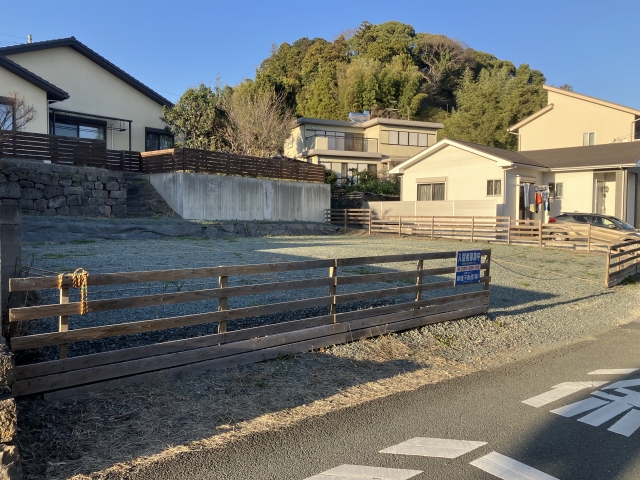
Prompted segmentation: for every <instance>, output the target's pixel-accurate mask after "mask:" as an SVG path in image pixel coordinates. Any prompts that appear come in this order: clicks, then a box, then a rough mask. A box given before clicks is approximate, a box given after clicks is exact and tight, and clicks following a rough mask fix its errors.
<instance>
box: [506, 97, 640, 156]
mask: <svg viewBox="0 0 640 480" xmlns="http://www.w3.org/2000/svg"><path fill="white" fill-rule="evenodd" d="M544 88H545V90H547V92H548V105H547V106H546V107H544V108H543V109H541V110H539V111H537V112H536V113H534V114H533V115H530V116H529V117H527V118H525V119H524V120H522V121H521V122H518V123H517V124H515V125H513V126H512V127H510V128H509V129H508V131H509V132H511V133H513V134H515V135H518V150H520V151H529V150H542V149H549V148H563V147H578V146H587V145H603V144H607V143H619V142H629V141H634V140H640V125H639V124H640V122H639V121H638V120H640V110H636V109H634V108H630V107H625V106H624V105H618V104H617V103H612V102H607V101H605V100H600V99H598V98H594V97H589V96H587V95H582V94H579V93H575V92H570V91H568V90H563V89H560V88H555V87H549V86H546V85H545V87H544Z"/></svg>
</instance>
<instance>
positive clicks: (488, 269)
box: [482, 251, 491, 312]
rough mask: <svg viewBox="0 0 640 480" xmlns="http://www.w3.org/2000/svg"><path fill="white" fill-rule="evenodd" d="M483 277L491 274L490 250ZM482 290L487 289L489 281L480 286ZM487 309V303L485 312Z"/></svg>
mask: <svg viewBox="0 0 640 480" xmlns="http://www.w3.org/2000/svg"><path fill="white" fill-rule="evenodd" d="M483 276H484V277H489V276H491V251H489V253H487V269H486V270H485V271H484V275H483ZM482 289H483V290H489V283H485V284H484V285H483V286H482ZM488 311H489V306H488V305H487V312H488Z"/></svg>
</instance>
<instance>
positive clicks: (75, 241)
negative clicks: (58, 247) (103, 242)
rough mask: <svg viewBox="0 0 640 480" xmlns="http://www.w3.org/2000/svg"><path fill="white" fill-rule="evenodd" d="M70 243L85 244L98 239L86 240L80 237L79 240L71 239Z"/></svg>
mask: <svg viewBox="0 0 640 480" xmlns="http://www.w3.org/2000/svg"><path fill="white" fill-rule="evenodd" d="M69 243H73V244H74V245H85V244H87V243H96V240H84V239H82V238H80V239H78V240H71V241H70V242H69Z"/></svg>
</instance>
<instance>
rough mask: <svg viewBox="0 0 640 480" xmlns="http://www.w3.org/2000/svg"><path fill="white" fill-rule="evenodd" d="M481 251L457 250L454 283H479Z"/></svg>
mask: <svg viewBox="0 0 640 480" xmlns="http://www.w3.org/2000/svg"><path fill="white" fill-rule="evenodd" d="M481 263H482V251H480V250H462V251H459V252H458V257H457V260H456V280H455V284H456V285H466V284H468V283H480V264H481Z"/></svg>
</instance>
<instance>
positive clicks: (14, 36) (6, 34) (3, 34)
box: [0, 33, 24, 39]
mask: <svg viewBox="0 0 640 480" xmlns="http://www.w3.org/2000/svg"><path fill="white" fill-rule="evenodd" d="M0 35H2V36H3V37H13V38H22V39H24V36H21V37H19V36H17V35H9V34H8V33H0Z"/></svg>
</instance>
